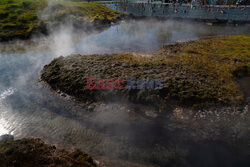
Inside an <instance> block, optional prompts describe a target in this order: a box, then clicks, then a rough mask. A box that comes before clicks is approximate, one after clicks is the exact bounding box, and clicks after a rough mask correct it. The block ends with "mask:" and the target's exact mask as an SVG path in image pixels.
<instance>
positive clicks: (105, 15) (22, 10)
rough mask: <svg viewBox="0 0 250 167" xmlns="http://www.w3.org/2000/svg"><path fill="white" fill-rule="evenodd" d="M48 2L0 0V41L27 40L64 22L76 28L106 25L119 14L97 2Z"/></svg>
mask: <svg viewBox="0 0 250 167" xmlns="http://www.w3.org/2000/svg"><path fill="white" fill-rule="evenodd" d="M48 2H49V1H46V0H1V1H0V41H7V40H12V39H15V38H19V39H27V38H29V37H30V36H31V35H32V34H33V33H43V34H46V33H48V30H47V28H48V27H53V26H58V25H59V24H61V23H63V22H65V21H71V22H72V23H73V25H80V26H81V25H83V23H84V24H91V23H98V24H100V23H101V24H108V23H110V22H111V21H115V20H117V19H119V18H120V16H121V14H120V13H118V12H116V11H114V10H111V9H109V8H108V7H106V6H104V5H101V4H98V3H87V2H72V1H52V2H49V4H48ZM80 23H81V24H80ZM92 25H93V24H92ZM81 28H82V27H81Z"/></svg>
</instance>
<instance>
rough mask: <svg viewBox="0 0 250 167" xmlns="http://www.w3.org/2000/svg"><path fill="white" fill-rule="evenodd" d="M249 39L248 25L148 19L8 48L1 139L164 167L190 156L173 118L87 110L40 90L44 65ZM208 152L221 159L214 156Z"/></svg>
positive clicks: (1, 60)
mask: <svg viewBox="0 0 250 167" xmlns="http://www.w3.org/2000/svg"><path fill="white" fill-rule="evenodd" d="M246 33H250V32H249V26H243V27H221V26H208V25H205V24H202V23H189V22H176V21H154V20H146V21H130V22H122V23H120V24H119V25H115V26H112V27H110V28H108V29H106V30H103V31H101V32H93V33H91V34H86V33H84V32H74V30H73V29H72V28H71V27H70V26H65V27H62V28H61V29H59V30H57V31H56V32H55V33H53V34H52V35H50V36H48V37H44V38H39V39H36V38H34V39H32V40H30V41H16V42H11V43H1V44H0V50H1V53H0V135H1V134H5V133H10V134H13V135H14V136H16V137H27V136H35V137H41V138H44V139H46V140H48V141H52V142H54V143H60V144H63V145H67V146H69V147H71V146H73V147H75V148H81V149H83V150H84V151H86V152H89V153H91V154H93V155H95V156H107V157H110V158H114V159H123V160H128V161H133V162H136V163H142V162H144V163H151V164H154V165H160V166H165V165H166V164H169V160H168V157H169V156H172V157H174V156H175V155H176V154H177V155H179V154H180V155H183V156H184V155H185V154H186V153H185V151H182V150H181V147H182V144H180V143H183V142H182V138H175V137H176V136H178V135H179V136H181V135H184V136H185V135H186V136H188V135H187V134H189V131H188V130H183V129H179V130H178V131H172V129H171V126H173V125H172V123H171V122H170V121H168V119H167V118H157V119H155V120H152V119H150V118H146V119H140V120H137V121H133V120H129V114H128V113H127V112H122V113H120V112H117V110H116V104H109V106H111V108H114V110H110V111H105V112H104V111H99V112H89V111H87V107H86V106H85V105H83V104H77V103H73V102H72V101H70V100H67V99H65V98H62V97H60V96H58V95H56V94H54V93H53V92H51V91H50V90H49V88H47V87H44V86H41V84H40V83H39V74H40V71H41V69H42V67H43V66H44V65H45V64H47V63H49V62H50V61H51V60H53V59H54V58H56V57H58V56H61V55H63V56H66V55H69V54H97V53H117V52H126V51H147V52H152V51H156V50H157V49H159V48H160V47H161V46H162V45H164V44H169V43H173V42H176V41H179V40H190V39H197V38H201V37H206V36H219V35H230V34H246ZM176 134H178V135H176ZM176 144H179V145H178V146H177V145H176ZM179 147H180V148H179ZM222 147H223V146H222ZM207 154H209V155H208V156H210V155H211V158H212V159H213V158H216V157H213V156H212V155H213V152H208V153H207ZM228 154H230V152H229V153H228ZM232 155H233V154H232ZM232 155H231V154H230V155H229V156H228V157H231V156H232ZM228 157H227V158H228ZM211 161H215V160H214V159H213V160H211ZM212 164H213V163H212ZM222 164H223V163H222ZM199 165H200V164H198V165H197V166H199ZM213 166H216V163H215V165H213Z"/></svg>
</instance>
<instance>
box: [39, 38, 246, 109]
mask: <svg viewBox="0 0 250 167" xmlns="http://www.w3.org/2000/svg"><path fill="white" fill-rule="evenodd" d="M249 46H250V36H249V35H242V36H229V37H218V38H211V39H204V40H198V41H193V42H186V43H180V44H178V43H177V44H174V45H166V46H164V47H163V48H162V49H161V50H160V51H158V52H157V53H154V54H152V55H151V56H149V55H148V54H143V53H123V54H113V55H89V56H81V55H73V56H68V57H60V58H57V59H55V60H53V61H52V62H51V63H50V64H49V65H46V66H45V67H44V69H43V70H42V75H41V78H42V79H43V80H44V81H46V82H47V83H49V84H50V86H51V87H52V88H53V89H60V90H61V91H63V92H65V93H67V94H69V95H73V96H75V97H77V98H80V99H81V100H82V101H85V102H95V101H100V100H104V101H105V100H112V97H113V98H114V99H115V98H117V96H118V97H119V98H124V99H128V100H130V101H133V102H140V103H146V104H152V105H157V106H162V105H166V104H168V103H169V102H170V101H171V103H173V101H174V102H177V103H179V104H188V105H190V104H191V105H194V106H196V105H198V106H201V105H202V106H203V105H205V106H207V105H210V104H213V105H214V104H230V105H234V104H235V105H238V104H240V103H241V102H242V101H243V100H244V99H243V94H242V92H241V90H240V88H239V86H238V85H237V83H236V81H235V77H238V76H242V75H247V76H249V66H250V56H249V55H250V52H249V51H250V48H249ZM87 77H96V78H102V79H107V78H127V77H136V78H145V79H146V78H149V79H152V78H162V79H163V80H164V87H163V89H159V90H154V89H139V90H138V89H122V90H113V91H110V90H96V89H94V90H89V89H86V86H87V81H86V78H87ZM125 85H126V81H125V83H124V86H125Z"/></svg>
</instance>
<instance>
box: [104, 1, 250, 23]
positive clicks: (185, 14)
mask: <svg viewBox="0 0 250 167" xmlns="http://www.w3.org/2000/svg"><path fill="white" fill-rule="evenodd" d="M105 5H106V6H108V7H109V8H111V9H114V10H117V11H120V12H126V13H128V14H133V15H135V16H158V17H173V18H188V19H204V20H209V19H217V20H232V21H250V16H249V14H250V6H238V7H236V6H229V5H206V6H192V7H191V6H190V5H187V4H183V5H173V4H166V3H131V2H130V3H106V4H105Z"/></svg>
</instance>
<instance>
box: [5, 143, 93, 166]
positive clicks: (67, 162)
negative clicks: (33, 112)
mask: <svg viewBox="0 0 250 167" xmlns="http://www.w3.org/2000/svg"><path fill="white" fill-rule="evenodd" d="M0 164H1V166H20V167H34V166H37V167H42V166H67V167H68V166H72V167H73V166H74V167H76V166H78V167H95V166H96V165H95V164H94V163H93V159H92V158H91V157H90V156H89V155H88V154H86V153H84V152H82V151H74V152H68V151H65V150H61V149H58V148H56V147H55V146H49V145H46V144H44V143H43V142H42V141H41V140H40V139H21V140H9V139H8V140H3V141H0Z"/></svg>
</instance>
